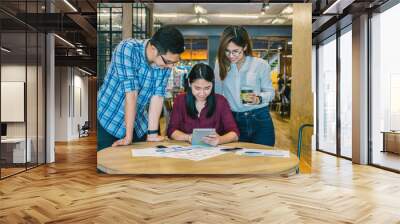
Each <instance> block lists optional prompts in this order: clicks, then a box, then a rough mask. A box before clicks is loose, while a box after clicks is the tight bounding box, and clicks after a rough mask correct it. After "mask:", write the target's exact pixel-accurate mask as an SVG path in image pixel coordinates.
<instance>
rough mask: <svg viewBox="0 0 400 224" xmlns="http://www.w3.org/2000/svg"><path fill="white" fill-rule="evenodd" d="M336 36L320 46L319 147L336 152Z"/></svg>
mask: <svg viewBox="0 0 400 224" xmlns="http://www.w3.org/2000/svg"><path fill="white" fill-rule="evenodd" d="M335 38H336V36H333V37H331V38H330V39H328V40H327V41H326V42H325V43H322V44H321V45H319V48H318V61H317V63H318V86H317V88H318V90H317V91H318V149H319V150H322V151H326V152H329V153H334V154H336V39H335Z"/></svg>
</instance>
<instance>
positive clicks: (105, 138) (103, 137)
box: [97, 120, 146, 151]
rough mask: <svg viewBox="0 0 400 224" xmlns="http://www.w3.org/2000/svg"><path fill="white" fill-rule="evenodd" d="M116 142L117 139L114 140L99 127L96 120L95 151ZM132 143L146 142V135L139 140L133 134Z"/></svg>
mask: <svg viewBox="0 0 400 224" xmlns="http://www.w3.org/2000/svg"><path fill="white" fill-rule="evenodd" d="M117 140H119V138H116V137H114V136H113V135H111V134H110V133H108V132H107V131H106V130H105V129H104V128H103V127H102V126H101V125H100V122H99V120H97V151H100V150H102V149H105V148H108V147H110V146H111V145H112V144H113V143H114V142H115V141H117ZM133 141H134V142H143V141H146V135H143V136H142V137H141V138H139V137H137V135H136V133H135V132H133Z"/></svg>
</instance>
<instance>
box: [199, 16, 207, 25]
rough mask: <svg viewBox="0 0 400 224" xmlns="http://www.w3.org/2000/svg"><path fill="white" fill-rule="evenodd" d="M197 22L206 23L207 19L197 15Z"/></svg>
mask: <svg viewBox="0 0 400 224" xmlns="http://www.w3.org/2000/svg"><path fill="white" fill-rule="evenodd" d="M197 21H198V23H200V24H207V23H208V19H206V18H204V17H199V18H197Z"/></svg>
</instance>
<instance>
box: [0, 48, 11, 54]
mask: <svg viewBox="0 0 400 224" xmlns="http://www.w3.org/2000/svg"><path fill="white" fill-rule="evenodd" d="M0 49H1V50H2V51H4V52H7V53H10V52H11V50H9V49H7V48H5V47H1V48H0Z"/></svg>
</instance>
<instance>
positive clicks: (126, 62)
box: [114, 41, 139, 93]
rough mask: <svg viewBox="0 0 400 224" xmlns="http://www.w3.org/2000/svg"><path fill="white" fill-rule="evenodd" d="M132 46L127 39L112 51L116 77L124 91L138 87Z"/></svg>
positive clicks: (130, 90)
mask: <svg viewBox="0 0 400 224" xmlns="http://www.w3.org/2000/svg"><path fill="white" fill-rule="evenodd" d="M135 55H136V54H135V50H134V47H133V46H132V45H131V44H130V43H129V42H127V41H122V42H121V43H120V44H119V45H118V46H117V47H116V49H115V51H114V62H115V68H116V71H117V75H118V79H119V81H120V82H121V83H122V86H123V90H124V92H125V93H126V92H132V91H135V90H138V89H139V84H138V77H137V76H138V74H137V68H136V64H137V63H138V59H137V58H136V57H135Z"/></svg>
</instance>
